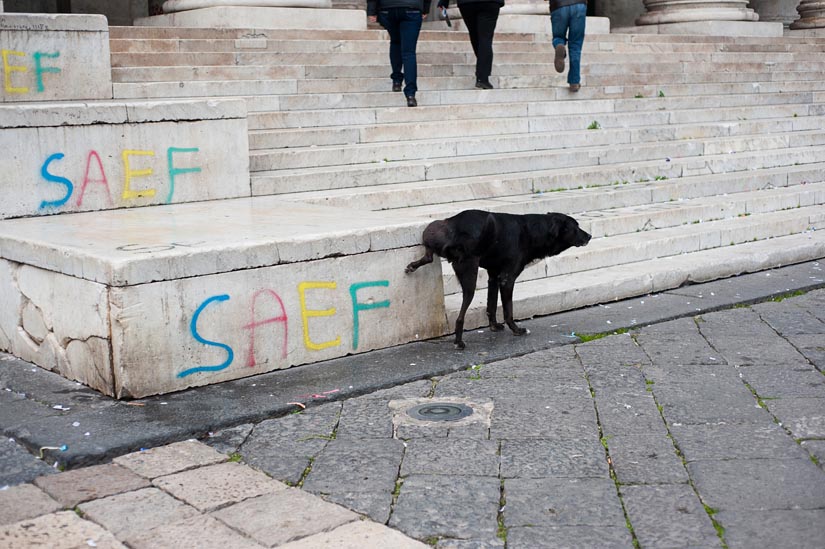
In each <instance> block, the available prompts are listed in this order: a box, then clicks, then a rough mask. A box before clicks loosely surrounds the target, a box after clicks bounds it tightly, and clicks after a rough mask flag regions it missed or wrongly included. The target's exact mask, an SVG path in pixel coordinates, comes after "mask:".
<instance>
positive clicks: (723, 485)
mask: <svg viewBox="0 0 825 549" xmlns="http://www.w3.org/2000/svg"><path fill="white" fill-rule="evenodd" d="M688 473H689V474H690V477H691V479H693V483H694V486H695V487H696V490H697V492H698V493H699V495H700V497H701V498H702V501H704V502H705V503H706V504H707V505H709V506H710V507H712V508H714V509H716V510H724V511H745V510H754V511H764V510H773V509H820V508H823V507H825V473H823V472H822V470H821V469H819V468H818V467H817V466H816V465H814V464H813V463H811V461H810V460H808V459H736V460H730V461H694V462H692V463H688Z"/></svg>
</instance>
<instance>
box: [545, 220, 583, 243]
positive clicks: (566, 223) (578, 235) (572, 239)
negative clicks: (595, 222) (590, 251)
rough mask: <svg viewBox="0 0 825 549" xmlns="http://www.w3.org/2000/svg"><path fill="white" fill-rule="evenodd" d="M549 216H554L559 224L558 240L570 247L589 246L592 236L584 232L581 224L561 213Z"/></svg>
mask: <svg viewBox="0 0 825 549" xmlns="http://www.w3.org/2000/svg"><path fill="white" fill-rule="evenodd" d="M547 215H551V216H554V218H555V221H556V223H557V224H558V227H559V229H558V238H559V239H560V240H561V241H562V242H564V243H565V244H567V245H568V246H587V243H588V242H590V234H589V233H588V232H587V231H583V230H582V229H581V227H579V222H578V221H576V220H575V219H573V218H572V217H570V216H569V215H564V214H560V213H549V214H547Z"/></svg>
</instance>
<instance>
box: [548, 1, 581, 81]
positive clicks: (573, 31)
mask: <svg viewBox="0 0 825 549" xmlns="http://www.w3.org/2000/svg"><path fill="white" fill-rule="evenodd" d="M569 7H570V8H571V9H570V23H569V25H570V28H569V30H568V34H567V49H568V50H570V71H569V72H568V73H567V83H568V84H579V83H580V82H581V58H582V46H583V45H584V28H585V25H586V22H587V5H585V4H574V5H572V6H569ZM554 34H555V33H554ZM553 40H554V41H555V36H554V38H553Z"/></svg>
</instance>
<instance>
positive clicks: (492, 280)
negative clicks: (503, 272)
mask: <svg viewBox="0 0 825 549" xmlns="http://www.w3.org/2000/svg"><path fill="white" fill-rule="evenodd" d="M488 275H489V276H488V277H487V320H489V321H490V331H493V332H500V331H501V330H503V329H504V324H501V323H499V322H496V309H497V308H498V276H494V275H493V274H491V273H489V272H488Z"/></svg>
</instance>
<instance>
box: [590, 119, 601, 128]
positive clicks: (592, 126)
mask: <svg viewBox="0 0 825 549" xmlns="http://www.w3.org/2000/svg"><path fill="white" fill-rule="evenodd" d="M587 129H588V130H600V129H602V125H601V124H599V121H598V120H594V121H593V122H591V123H590V125H589V126H587Z"/></svg>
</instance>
